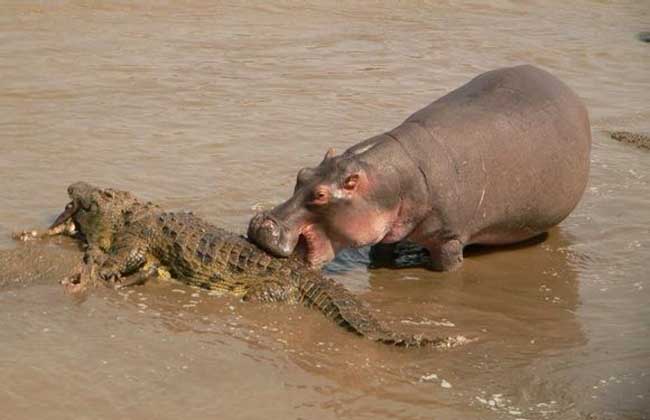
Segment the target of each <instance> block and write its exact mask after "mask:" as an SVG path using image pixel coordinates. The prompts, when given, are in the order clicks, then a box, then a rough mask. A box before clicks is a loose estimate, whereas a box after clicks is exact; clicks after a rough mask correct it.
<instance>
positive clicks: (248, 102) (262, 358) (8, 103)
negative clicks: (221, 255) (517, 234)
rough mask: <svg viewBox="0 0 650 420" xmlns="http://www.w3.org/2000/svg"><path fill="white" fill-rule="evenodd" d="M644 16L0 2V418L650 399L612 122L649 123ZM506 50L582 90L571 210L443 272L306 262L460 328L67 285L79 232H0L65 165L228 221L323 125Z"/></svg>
mask: <svg viewBox="0 0 650 420" xmlns="http://www.w3.org/2000/svg"><path fill="white" fill-rule="evenodd" d="M647 18H648V10H647V7H646V6H645V4H643V2H623V3H603V2H595V1H593V2H592V1H581V2H577V3H576V2H558V1H550V2H537V3H535V2H533V3H531V2H527V3H525V5H524V4H519V3H513V2H506V1H496V2H490V3H489V4H479V3H476V2H457V1H451V2H437V3H435V4H426V3H417V4H416V3H412V4H411V3H406V4H402V5H400V6H399V7H398V6H397V5H395V4H377V3H372V4H369V3H363V2H362V3H354V4H348V5H340V4H336V5H335V4H334V3H329V2H319V3H318V4H310V5H303V6H301V7H296V6H295V5H283V4H280V3H272V4H264V5H262V4H259V5H242V4H239V3H236V2H233V3H230V2H220V3H214V2H203V1H200V0H198V1H189V2H183V3H182V4H181V3H168V4H161V3H159V2H157V3H153V2H149V1H144V2H139V3H137V4H132V5H128V4H126V3H112V4H87V3H83V2H75V1H62V2H51V3H43V2H35V1H6V2H4V4H3V13H2V14H0V36H1V37H2V42H0V55H2V57H4V58H5V59H3V60H0V74H2V77H1V78H0V88H1V89H0V91H1V92H2V93H1V94H0V125H1V126H2V130H0V179H1V180H2V181H0V246H1V247H2V248H3V249H2V250H0V308H2V311H0V343H2V345H0V374H2V378H3V380H2V381H1V383H0V407H1V408H2V414H0V417H3V416H5V417H7V418H11V419H33V418H45V417H47V418H51V419H68V418H71V417H76V418H84V417H87V418H91V417H92V418H133V419H135V418H137V419H148V418H156V419H172V418H173V419H177V418H192V419H203V418H215V417H219V418H229V419H238V418H242V419H244V418H259V417H264V418H278V419H286V418H322V419H330V418H332V419H334V418H351V419H361V418H368V417H374V418H400V419H430V418H443V419H513V420H514V419H518V418H521V419H529V420H532V419H562V420H565V419H587V418H593V419H643V418H650V414H649V411H650V410H649V409H648V407H649V406H650V403H649V401H650V394H649V391H648V390H650V339H649V338H648V337H650V331H649V328H650V324H649V323H648V320H649V319H650V309H649V307H648V305H647V302H648V300H649V298H650V294H649V293H650V292H649V291H650V285H649V284H648V275H647V272H648V268H650V266H649V262H648V249H649V247H650V239H649V238H650V169H649V168H650V154H648V153H645V152H644V151H643V150H638V149H637V148H634V147H629V146H627V145H625V144H620V143H618V142H614V141H612V140H611V138H610V137H609V134H608V133H609V132H612V131H629V132H633V133H647V132H649V130H650V126H649V125H648V121H650V113H649V112H648V110H647V104H648V102H649V101H650V97H649V94H650V93H649V91H648V89H647V87H648V85H650V74H648V72H647V67H648V66H647V64H648V62H647V44H645V43H642V42H639V41H638V39H636V38H635V35H636V34H637V33H638V32H640V31H642V30H645V29H647V28H645V27H644V25H646V24H647ZM287 22H291V24H287ZM515 40H516V42H515ZM523 62H528V63H531V64H535V65H537V66H540V67H542V68H545V69H547V70H549V71H550V72H552V73H553V74H555V75H557V76H558V77H559V78H560V79H562V80H563V81H565V82H566V83H567V84H568V85H569V86H570V87H571V88H572V89H574V90H575V91H576V92H577V93H578V94H579V95H580V96H581V97H582V98H583V99H584V101H585V103H586V104H587V107H588V109H589V112H590V115H591V120H592V126H593V137H594V143H593V148H592V166H591V176H590V184H589V186H588V188H587V192H586V194H585V197H584V199H583V201H582V202H581V204H580V205H579V206H578V208H577V209H576V210H575V211H574V212H573V214H572V215H571V216H570V217H569V218H568V219H567V220H566V221H564V222H563V223H562V224H561V225H560V226H559V227H558V228H557V229H554V230H552V231H551V232H550V233H549V235H548V237H547V238H546V239H545V240H544V241H542V242H534V243H528V244H524V245H521V246H516V247H509V248H506V249H501V250H498V251H495V250H493V249H478V250H476V249H475V250H473V251H470V252H468V254H467V255H466V259H465V263H464V266H463V268H462V269H461V270H460V271H458V272H454V273H433V272H430V271H427V270H424V269H423V268H421V264H420V263H421V261H422V260H421V256H417V254H415V256H413V255H412V256H405V257H404V258H403V259H402V260H401V262H400V264H399V266H398V267H383V266H377V267H369V260H368V250H355V251H347V252H345V253H343V254H342V255H341V256H339V258H337V260H335V261H334V262H333V263H332V264H330V265H329V266H328V267H327V269H326V272H327V274H328V275H331V276H334V277H336V279H337V280H339V281H341V282H344V283H345V284H346V286H347V287H349V288H350V289H352V290H354V291H355V293H358V294H359V295H361V296H362V297H363V299H364V300H366V301H368V302H369V304H370V305H371V307H372V308H374V309H376V313H377V317H378V318H380V319H381V320H382V321H385V322H387V323H389V324H391V325H393V326H395V327H400V329H405V330H410V331H424V332H425V333H427V334H430V335H437V334H439V333H441V332H443V333H444V335H454V336H455V335H461V336H464V337H467V338H470V339H476V341H473V342H471V343H469V344H467V345H465V346H461V347H458V348H454V349H449V350H446V351H431V350H430V349H429V350H426V349H397V348H391V347H385V346H380V345H377V344H375V343H372V342H369V341H367V340H363V339H359V338H357V337H354V336H351V335H350V334H347V333H346V332H344V331H340V330H339V329H338V328H336V326H334V325H331V323H329V322H328V321H327V320H325V319H323V317H321V316H320V314H318V313H315V312H312V311H310V310H308V309H306V308H302V307H299V306H291V305H251V304H246V303H242V302H240V301H239V300H237V299H235V298H232V297H229V296H215V295H210V294H208V293H207V292H205V291H200V290H196V289H192V288H188V287H185V286H182V285H179V284H178V283H175V282H165V281H159V282H156V283H152V284H149V285H146V286H145V287H139V288H134V289H132V290H127V291H119V292H116V291H113V290H109V289H102V288H99V289H97V290H96V291H94V292H93V293H89V294H87V295H85V296H83V297H81V298H73V297H70V296H69V295H66V294H65V293H64V292H63V290H62V288H61V287H60V286H59V285H58V281H59V279H61V277H62V276H65V275H67V273H69V270H71V269H72V268H73V267H74V266H75V264H76V263H77V262H78V258H80V256H81V251H80V250H79V247H78V245H77V244H75V243H74V242H72V241H71V240H69V239H66V238H54V239H48V240H46V241H44V242H43V243H34V242H30V243H27V244H16V243H14V242H13V241H12V240H11V239H10V234H11V232H12V231H16V230H20V229H23V228H28V227H41V228H42V227H45V226H47V225H49V224H50V223H51V222H52V221H53V218H54V217H55V216H56V215H57V214H58V213H59V212H60V211H61V210H62V209H63V206H64V205H65V204H66V202H67V196H66V192H65V188H66V186H67V185H69V184H70V183H72V182H74V181H77V180H80V179H83V180H87V181H88V182H91V183H95V184H97V185H106V186H114V187H116V188H119V189H124V190H129V191H133V192H134V193H136V194H137V195H138V196H142V197H144V198H147V199H151V200H154V201H156V202H159V203H160V204H161V205H162V206H164V207H165V208H169V209H179V208H185V209H190V210H194V211H195V212H196V213H197V214H199V215H200V216H201V217H204V218H206V219H207V220H209V221H211V222H214V223H215V224H218V225H221V226H224V227H226V228H228V229H230V230H235V231H242V230H243V229H244V228H245V226H246V223H247V221H248V219H249V218H250V217H251V216H252V215H253V213H254V209H259V208H266V209H268V208H271V207H272V206H273V205H275V204H278V203H280V202H282V201H283V200H284V199H285V198H286V197H287V196H288V195H289V194H290V193H291V189H292V187H293V182H294V179H295V174H296V171H297V169H298V168H300V167H303V166H310V165H314V164H316V163H317V162H318V161H319V160H320V159H321V158H322V155H323V153H324V152H325V150H327V149H328V148H329V147H335V148H337V149H338V150H343V149H345V148H347V147H349V146H350V145H352V144H354V143H355V142H358V141H360V140H362V139H365V138H367V137H369V136H372V135H375V134H378V133H380V132H381V131H383V130H386V129H390V128H392V127H394V126H396V125H397V124H399V123H400V122H401V121H402V120H403V119H404V118H406V117H407V116H408V115H410V114H411V113H412V112H413V111H415V110H416V109H419V108H421V107H422V106H423V105H425V104H426V103H429V102H430V101H431V100H433V99H435V98H437V97H439V96H441V95H443V94H444V93H446V92H448V91H449V90H451V89H454V88H456V87H457V86H459V85H461V84H462V83H465V82H466V81H467V80H469V79H470V78H471V77H473V76H475V75H476V74H478V73H481V72H483V71H486V70H490V69H493V68H496V67H500V66H507V65H514V64H519V63H523ZM503 182H507V180H503Z"/></svg>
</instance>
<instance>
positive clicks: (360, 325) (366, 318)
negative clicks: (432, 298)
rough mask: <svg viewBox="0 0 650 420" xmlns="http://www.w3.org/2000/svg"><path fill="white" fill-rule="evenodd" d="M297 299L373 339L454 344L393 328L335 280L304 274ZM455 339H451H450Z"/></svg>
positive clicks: (394, 342)
mask: <svg viewBox="0 0 650 420" xmlns="http://www.w3.org/2000/svg"><path fill="white" fill-rule="evenodd" d="M297 289H298V300H299V301H301V302H302V303H304V304H305V306H308V307H312V308H315V309H317V310H319V311H320V312H322V313H323V314H324V315H325V316H326V317H327V318H329V319H330V320H332V321H334V322H335V323H336V324H338V325H339V326H341V327H343V328H345V329H347V330H349V331H351V332H353V333H355V334H358V335H360V336H363V337H366V338H368V339H370V340H373V341H377V342H380V343H385V344H392V345H396V346H402V347H423V346H434V347H451V346H453V343H452V341H453V340H455V339H454V338H447V337H436V338H429V337H425V336H424V335H419V334H418V335H406V334H401V333H398V332H395V331H391V330H390V329H389V328H387V327H385V326H384V325H383V324H382V323H381V322H379V321H378V320H377V319H376V318H375V317H374V316H373V315H372V313H370V311H369V310H368V308H366V307H365V306H364V304H363V303H362V302H361V301H360V300H359V299H357V298H356V297H355V296H354V295H353V294H352V293H350V292H349V291H348V290H347V289H345V288H344V287H343V286H342V285H340V284H337V283H336V282H335V281H334V280H332V279H328V278H325V277H322V276H318V275H314V276H304V277H302V278H300V279H299V280H298V284H297ZM450 340H452V341H450Z"/></svg>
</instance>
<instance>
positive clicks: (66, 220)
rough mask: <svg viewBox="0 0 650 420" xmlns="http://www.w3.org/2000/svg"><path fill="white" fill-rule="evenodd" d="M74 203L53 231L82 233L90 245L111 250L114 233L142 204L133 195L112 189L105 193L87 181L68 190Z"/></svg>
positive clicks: (57, 222)
mask: <svg viewBox="0 0 650 420" xmlns="http://www.w3.org/2000/svg"><path fill="white" fill-rule="evenodd" d="M68 195H69V196H70V199H71V201H70V203H68V205H67V206H66V207H65V210H64V211H63V213H61V214H60V215H59V217H57V219H56V220H55V221H54V223H53V224H52V226H50V230H51V231H52V230H64V231H65V233H67V234H81V235H83V236H84V238H85V240H86V242H87V243H88V244H89V245H96V246H98V247H99V248H101V249H103V250H108V249H109V248H110V246H111V244H112V242H113V234H114V232H116V231H118V230H120V229H121V228H122V227H123V226H124V224H125V223H126V220H127V218H128V215H129V214H130V213H131V212H132V210H133V208H134V207H135V206H137V205H139V202H138V200H137V199H136V198H135V197H133V196H132V195H131V194H129V193H127V192H122V191H114V190H111V189H105V190H101V189H99V188H96V187H93V186H92V185H89V184H87V183H85V182H77V183H74V184H72V185H70V186H69V187H68Z"/></svg>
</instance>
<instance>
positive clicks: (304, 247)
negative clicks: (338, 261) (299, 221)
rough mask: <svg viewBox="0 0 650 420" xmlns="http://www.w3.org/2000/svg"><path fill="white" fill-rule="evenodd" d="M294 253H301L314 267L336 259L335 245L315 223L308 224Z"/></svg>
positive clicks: (302, 231)
mask: <svg viewBox="0 0 650 420" xmlns="http://www.w3.org/2000/svg"><path fill="white" fill-rule="evenodd" d="M294 254H297V255H299V256H300V257H301V258H302V259H304V260H305V262H306V263H307V264H309V266H311V267H312V268H319V267H321V266H323V265H324V264H326V263H327V262H329V261H331V260H332V259H334V256H335V255H336V249H335V245H334V244H333V243H332V241H331V240H330V239H329V238H328V237H327V236H326V235H325V234H324V233H323V232H322V231H321V230H320V229H319V228H318V227H316V226H315V225H306V226H305V227H303V228H302V229H301V230H300V236H299V239H298V243H297V245H296V248H295V249H294Z"/></svg>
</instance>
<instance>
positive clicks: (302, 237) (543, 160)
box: [248, 65, 591, 271]
mask: <svg viewBox="0 0 650 420" xmlns="http://www.w3.org/2000/svg"><path fill="white" fill-rule="evenodd" d="M590 149H591V129H590V125H589V117H588V113H587V109H586V107H585V105H584V104H583V103H582V101H581V100H580V99H579V98H578V96H577V95H576V94H575V93H574V92H573V91H572V90H571V89H570V88H569V87H568V86H567V85H565V84H564V83H563V82H561V81H560V80H558V79H557V78H556V77H555V76H553V75H551V74H550V73H548V72H546V71H544V70H542V69H539V68H537V67H534V66H531V65H521V66H516V67H509V68H501V69H497V70H493V71H488V72H486V73H483V74H480V75H479V76H477V77H475V78H474V79H472V80H470V81H469V82H468V83H466V84H465V85H463V86H461V87H460V88H458V89H456V90H454V91H452V92H450V93H448V94H447V95H445V96H443V97H441V98H439V99H438V100H436V101H434V102H433V103H431V104H429V105H427V106H426V107H424V108H422V109H420V110H419V111H417V112H416V113H414V114H413V115H411V116H410V117H408V118H407V119H406V120H405V121H404V122H403V123H402V124H400V125H399V126H398V127H397V128H395V129H393V130H391V131H388V132H386V133H383V134H380V135H378V136H375V137H372V138H369V139H367V140H365V141H362V142H361V143H358V144H356V145H354V146H352V147H350V148H349V149H347V150H346V151H345V152H344V153H342V154H340V155H338V156H337V155H336V154H335V152H334V151H333V150H332V149H330V150H329V151H328V152H327V153H326V154H325V157H324V159H323V161H322V162H321V163H320V164H319V165H318V166H317V167H315V168H303V169H301V170H300V171H299V172H298V176H297V180H296V185H295V189H294V192H293V195H292V196H291V197H290V198H289V199H288V200H286V201H285V202H283V203H282V204H280V205H278V206H277V207H275V208H273V209H272V210H270V211H267V212H262V213H259V214H257V215H255V216H254V217H253V218H252V219H251V221H250V224H249V228H248V236H249V238H250V239H251V240H253V241H254V242H256V243H257V244H258V245H259V246H261V247H262V248H264V249H266V250H267V251H269V252H271V253H272V254H274V255H276V256H289V255H290V254H293V253H294V251H295V250H296V248H297V247H298V245H299V244H302V245H301V246H300V247H299V248H300V249H303V251H302V252H303V255H304V257H305V258H306V259H307V261H308V262H309V263H310V265H311V266H312V267H320V266H322V265H323V264H325V263H327V262H328V261H330V260H331V259H333V258H334V256H335V255H336V254H337V253H338V252H339V251H340V250H342V249H344V248H349V247H362V246H366V245H378V244H395V243H397V242H399V241H408V242H413V243H416V244H418V245H421V246H423V247H424V248H425V249H426V250H428V251H429V254H430V257H431V258H430V261H431V263H430V264H431V268H432V269H434V270H438V271H451V270H455V269H458V268H459V267H460V266H461V265H462V262H463V249H464V247H466V246H467V245H470V244H485V245H503V244H511V243H515V242H519V241H524V240H527V239H529V238H533V237H536V236H538V235H540V234H542V233H544V232H546V231H547V230H548V229H549V228H551V227H553V226H555V225H557V224H558V223H560V222H561V221H562V220H563V219H564V218H566V217H567V216H568V215H569V213H571V211H572V210H573V209H574V208H575V207H576V205H577V204H578V202H579V201H580V198H581V196H582V194H583V192H584V190H585V188H586V184H587V180H588V175H589V154H590Z"/></svg>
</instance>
